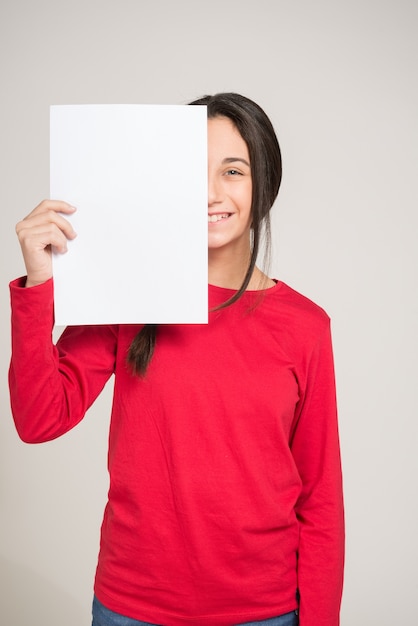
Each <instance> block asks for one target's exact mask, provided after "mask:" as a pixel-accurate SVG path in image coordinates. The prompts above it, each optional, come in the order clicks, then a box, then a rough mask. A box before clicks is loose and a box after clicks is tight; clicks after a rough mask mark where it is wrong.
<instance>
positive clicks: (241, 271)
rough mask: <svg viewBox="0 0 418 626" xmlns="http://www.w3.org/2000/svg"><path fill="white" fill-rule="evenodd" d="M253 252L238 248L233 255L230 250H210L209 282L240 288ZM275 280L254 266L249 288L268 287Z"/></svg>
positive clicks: (220, 285) (217, 285) (224, 286)
mask: <svg viewBox="0 0 418 626" xmlns="http://www.w3.org/2000/svg"><path fill="white" fill-rule="evenodd" d="M250 258H251V252H250V250H249V249H246V250H245V251H241V253H239V252H238V251H237V250H235V251H234V254H233V255H231V253H230V251H228V250H225V249H222V248H217V249H210V250H209V283H210V284H211V285H215V286H216V287H223V288H225V289H234V290H238V289H239V288H240V287H241V285H242V283H243V281H244V278H245V274H246V272H247V268H248V265H249V263H250ZM274 284H275V283H274V281H273V280H272V279H271V278H269V277H268V276H266V274H264V273H263V272H262V271H261V270H260V269H259V268H258V267H255V268H254V271H253V274H252V276H251V279H250V282H249V284H248V287H247V289H250V290H256V291H257V290H259V289H268V287H272V286H273V285H274Z"/></svg>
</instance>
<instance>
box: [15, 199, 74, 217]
mask: <svg viewBox="0 0 418 626" xmlns="http://www.w3.org/2000/svg"><path fill="white" fill-rule="evenodd" d="M76 210H77V209H76V208H75V207H74V206H73V205H71V204H69V203H68V202H64V201H63V200H42V202H40V203H39V204H38V206H36V207H35V208H34V209H33V211H31V213H29V215H27V217H30V216H32V215H36V214H38V213H44V212H48V211H55V212H56V213H65V214H67V215H70V214H71V213H74V211H76Z"/></svg>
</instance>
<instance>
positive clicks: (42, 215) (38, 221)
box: [16, 209, 77, 240]
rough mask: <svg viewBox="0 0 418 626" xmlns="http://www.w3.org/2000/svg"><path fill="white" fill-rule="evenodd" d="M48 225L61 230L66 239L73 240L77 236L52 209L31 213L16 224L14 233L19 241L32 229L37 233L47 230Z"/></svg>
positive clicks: (66, 221) (67, 222)
mask: <svg viewBox="0 0 418 626" xmlns="http://www.w3.org/2000/svg"><path fill="white" fill-rule="evenodd" d="M49 225H53V226H55V227H57V228H58V229H59V230H61V231H62V232H63V233H64V235H65V236H66V238H67V239H74V238H75V237H76V236H77V233H76V232H75V230H74V228H73V226H72V224H71V223H70V222H69V221H68V220H67V219H65V217H63V216H62V215H61V214H60V213H56V211H55V210H53V209H46V210H43V211H42V212H39V213H35V212H32V213H31V214H29V215H28V216H27V217H25V218H24V219H23V220H22V221H20V222H18V224H16V233H17V235H18V237H19V239H20V240H21V238H22V237H25V236H26V235H27V234H28V232H29V231H31V230H32V229H38V230H37V232H39V228H45V229H47V228H48V226H49Z"/></svg>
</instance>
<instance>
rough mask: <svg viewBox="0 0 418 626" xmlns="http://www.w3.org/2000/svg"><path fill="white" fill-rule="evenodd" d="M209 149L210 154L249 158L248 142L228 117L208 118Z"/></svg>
mask: <svg viewBox="0 0 418 626" xmlns="http://www.w3.org/2000/svg"><path fill="white" fill-rule="evenodd" d="M208 151H209V155H211V154H212V155H215V154H219V155H220V156H222V157H232V156H236V157H244V158H247V159H248V158H249V156H248V147H247V144H246V143H245V141H244V139H243V138H242V137H241V135H240V133H239V131H238V129H237V127H236V126H235V124H234V123H233V122H232V120H230V119H229V118H228V117H214V118H210V119H208Z"/></svg>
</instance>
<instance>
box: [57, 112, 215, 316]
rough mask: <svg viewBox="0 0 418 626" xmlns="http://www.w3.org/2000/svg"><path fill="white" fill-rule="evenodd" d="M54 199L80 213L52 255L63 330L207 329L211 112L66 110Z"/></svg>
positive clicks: (62, 114) (59, 121)
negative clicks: (64, 247) (71, 233)
mask: <svg viewBox="0 0 418 626" xmlns="http://www.w3.org/2000/svg"><path fill="white" fill-rule="evenodd" d="M50 113H51V115H50V131H51V134H50V175H51V178H50V181H51V185H50V193H51V198H53V199H56V200H65V201H66V202H69V203H70V204H72V205H74V206H75V207H76V208H77V211H76V213H75V214H74V215H72V216H70V217H69V218H67V219H69V220H70V221H71V223H72V224H73V226H74V229H75V231H76V232H77V235H78V236H77V238H76V239H75V240H73V241H70V242H69V244H68V252H67V253H66V254H64V255H60V254H54V257H53V265H54V288H55V322H56V324H57V325H59V326H64V325H73V324H77V325H78V324H137V323H138V324H142V323H144V324H145V323H155V324H164V323H167V324H170V323H182V324H186V323H191V324H193V323H207V317H208V271H207V269H208V268H207V118H206V115H207V111H206V107H205V106H188V105H59V106H52V107H51V112H50Z"/></svg>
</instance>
